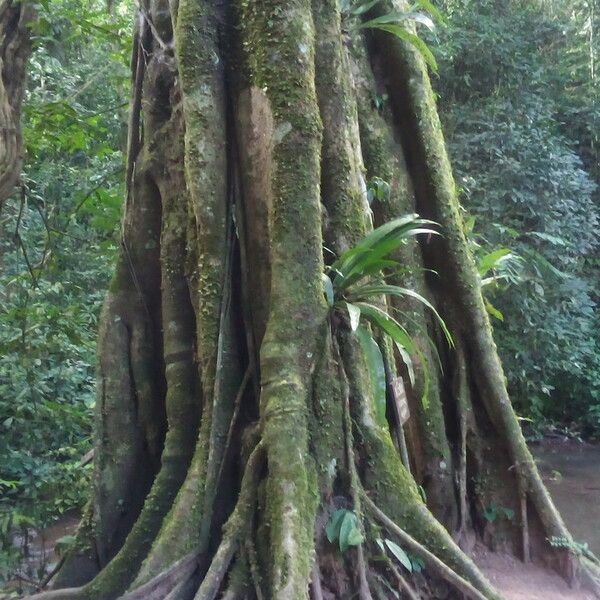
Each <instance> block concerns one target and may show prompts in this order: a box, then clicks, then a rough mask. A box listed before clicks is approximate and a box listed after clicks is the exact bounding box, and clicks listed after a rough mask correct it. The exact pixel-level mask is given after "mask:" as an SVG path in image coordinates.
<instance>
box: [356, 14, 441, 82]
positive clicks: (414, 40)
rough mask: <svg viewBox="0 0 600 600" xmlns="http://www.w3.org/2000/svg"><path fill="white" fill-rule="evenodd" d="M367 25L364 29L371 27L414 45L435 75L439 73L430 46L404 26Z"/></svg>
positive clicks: (364, 24)
mask: <svg viewBox="0 0 600 600" xmlns="http://www.w3.org/2000/svg"><path fill="white" fill-rule="evenodd" d="M368 23H369V22H368V21H367V23H363V26H364V27H369V28H371V29H380V30H381V31H387V32H388V33H391V34H392V35H395V36H396V37H397V38H399V39H401V40H404V41H405V42H408V43H409V44H412V45H413V46H414V47H415V48H416V49H417V50H418V51H419V53H420V54H421V56H422V57H423V59H424V60H425V62H426V63H427V64H428V65H429V66H430V67H431V69H432V70H433V72H434V73H437V72H438V65H437V61H436V60H435V56H434V55H433V52H431V50H430V49H429V46H428V45H427V44H426V43H425V42H424V41H423V40H422V39H421V38H420V37H419V36H418V35H416V34H415V33H411V32H410V31H408V30H407V29H405V28H404V27H403V26H402V25H397V24H392V23H390V24H387V25H386V24H373V25H368Z"/></svg>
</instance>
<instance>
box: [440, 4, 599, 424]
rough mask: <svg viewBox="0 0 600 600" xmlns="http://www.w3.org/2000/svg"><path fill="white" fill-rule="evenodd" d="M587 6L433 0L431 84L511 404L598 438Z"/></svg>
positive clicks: (591, 45) (591, 41)
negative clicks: (437, 21)
mask: <svg viewBox="0 0 600 600" xmlns="http://www.w3.org/2000/svg"><path fill="white" fill-rule="evenodd" d="M590 6H591V5H590V4H589V3H588V2H586V1H581V0H570V1H569V2H545V3H537V2H533V3H531V2H530V3H526V2H519V1H516V0H513V1H511V2H508V3H504V4H500V3H498V2H494V1H492V0H484V1H482V2H480V1H478V2H475V1H474V0H446V2H444V3H443V11H444V14H446V15H447V21H448V26H447V27H446V28H444V30H442V31H441V32H440V37H441V38H442V39H441V44H440V48H439V52H438V55H439V59H440V63H441V69H440V78H439V80H438V82H437V83H438V92H439V96H440V106H441V113H442V120H443V121H444V123H445V130H446V135H447V139H448V143H449V148H450V152H451V157H452V162H453V165H454V169H455V173H456V175H457V180H458V183H459V185H460V187H461V194H462V196H461V198H462V202H463V203H464V204H465V206H466V208H467V210H468V212H469V214H471V215H473V221H472V223H471V227H470V228H471V230H472V229H473V225H474V223H475V219H476V221H477V233H473V234H472V236H471V237H472V238H473V240H474V241H475V243H476V247H475V248H474V252H475V255H476V257H477V258H478V260H479V264H480V265H481V266H482V267H485V266H488V263H489V262H490V261H492V262H493V261H494V260H496V261H498V260H500V264H498V262H496V264H495V265H494V266H493V268H492V271H491V276H492V279H491V280H490V278H489V275H487V276H486V275H485V274H482V279H483V282H484V288H483V291H484V295H485V299H486V301H487V306H488V311H489V312H490V313H491V314H492V315H493V316H494V330H495V331H494V333H495V339H496V341H497V343H498V348H499V351H500V354H501V357H502V360H503V363H504V366H505V372H506V375H507V378H508V384H509V389H510V393H511V396H512V398H513V399H514V400H515V402H516V405H517V408H518V410H519V411H520V412H522V413H524V414H526V415H527V416H528V417H531V418H533V421H534V428H540V427H541V426H543V424H544V423H547V422H548V421H553V422H561V423H563V424H566V425H569V424H575V425H576V426H577V427H579V428H583V431H584V432H587V433H594V432H595V433H596V434H598V433H600V428H599V426H600V421H599V419H598V415H599V414H600V410H598V408H597V407H598V405H599V404H600V338H599V332H600V323H599V321H598V315H597V301H598V296H597V289H598V287H599V285H598V284H599V283H600V282H599V280H598V275H597V273H598V270H597V267H598V261H597V258H596V257H597V256H598V250H599V237H598V224H599V220H600V216H599V211H598V198H599V194H598V187H597V185H598V183H599V181H600V179H599V172H598V164H599V163H598V141H599V140H598V135H599V132H600V127H599V124H600V102H599V98H600V95H599V94H598V87H597V86H598V79H597V75H596V76H595V77H594V76H592V74H593V69H594V68H595V67H594V61H595V60H597V55H598V54H597V52H598V41H597V38H590V31H592V30H593V29H594V28H596V29H597V27H598V24H599V23H598V14H597V11H596V13H591V12H590ZM592 17H593V18H594V19H596V21H595V22H592V21H591V18H592ZM467 229H469V221H467ZM506 249H510V252H507V250H506ZM503 253H504V256H502V254H503ZM517 257H519V258H517ZM508 284H510V289H509V285H508ZM502 319H503V320H502Z"/></svg>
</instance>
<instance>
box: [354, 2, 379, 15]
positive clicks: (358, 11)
mask: <svg viewBox="0 0 600 600" xmlns="http://www.w3.org/2000/svg"><path fill="white" fill-rule="evenodd" d="M380 2H381V0H371V1H370V2H364V3H358V4H357V5H356V6H355V7H354V8H351V9H350V14H351V15H353V16H355V17H357V16H359V15H362V14H364V13H366V12H368V11H369V10H371V9H372V8H373V7H374V6H375V5H376V4H379V3H380Z"/></svg>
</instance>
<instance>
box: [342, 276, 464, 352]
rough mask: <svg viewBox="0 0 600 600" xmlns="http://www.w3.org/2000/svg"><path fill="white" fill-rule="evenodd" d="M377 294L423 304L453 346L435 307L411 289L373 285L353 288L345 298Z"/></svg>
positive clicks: (355, 298)
mask: <svg viewBox="0 0 600 600" xmlns="http://www.w3.org/2000/svg"><path fill="white" fill-rule="evenodd" d="M379 294H385V295H386V296H398V297H402V296H409V297H410V298H414V299H415V300H417V301H418V302H420V303H421V304H424V305H425V306H426V307H427V308H428V309H429V310H431V312H432V313H433V314H434V315H435V317H436V319H437V321H438V323H439V325H440V327H441V328H442V331H443V332H444V335H445V336H446V340H447V341H448V344H449V345H450V346H454V342H453V341H452V335H451V334H450V331H449V330H448V328H447V327H446V323H445V322H444V319H442V317H441V315H440V314H439V312H438V311H437V310H436V308H435V306H433V304H431V302H429V300H427V298H425V297H423V296H422V295H421V294H419V293H418V292H415V291H413V290H411V289H408V288H404V287H400V286H397V285H387V284H373V285H364V286H361V287H359V288H355V289H352V290H349V292H348V294H347V297H348V298H349V299H351V300H358V299H360V298H367V297H371V298H372V297H373V296H377V295H379Z"/></svg>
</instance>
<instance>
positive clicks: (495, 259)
mask: <svg viewBox="0 0 600 600" xmlns="http://www.w3.org/2000/svg"><path fill="white" fill-rule="evenodd" d="M510 254H511V251H510V249H509V248H498V249H497V250H494V251H493V252H490V253H489V254H486V255H485V256H484V257H483V258H482V259H481V260H480V261H479V266H478V271H479V275H480V276H481V277H484V276H485V275H486V273H487V272H488V271H489V270H490V269H493V268H495V267H496V266H497V265H498V263H499V262H500V261H501V260H502V259H503V258H505V257H506V256H508V255H510Z"/></svg>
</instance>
